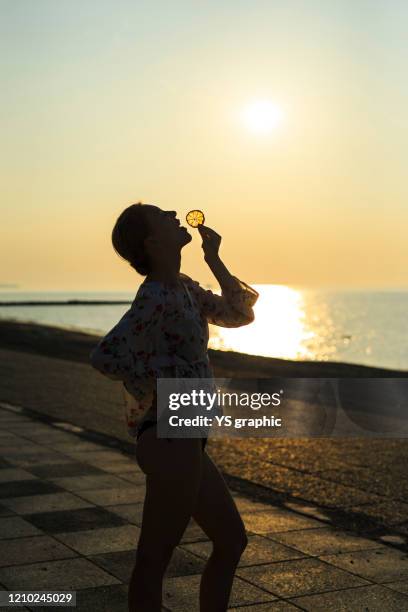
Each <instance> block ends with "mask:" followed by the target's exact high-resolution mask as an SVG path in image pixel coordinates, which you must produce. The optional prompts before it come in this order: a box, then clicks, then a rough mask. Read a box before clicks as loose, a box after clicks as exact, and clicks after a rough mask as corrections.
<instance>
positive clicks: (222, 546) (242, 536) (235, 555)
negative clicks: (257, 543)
mask: <svg viewBox="0 0 408 612" xmlns="http://www.w3.org/2000/svg"><path fill="white" fill-rule="evenodd" d="M247 546H248V536H247V534H246V532H245V528H242V529H238V530H236V531H234V532H231V533H229V534H226V533H224V534H223V536H222V537H220V538H215V539H214V540H213V549H214V552H216V553H217V554H219V555H220V556H223V557H228V558H230V559H231V560H234V561H236V560H239V559H240V558H241V556H242V554H243V552H244V551H245V549H246V547H247Z"/></svg>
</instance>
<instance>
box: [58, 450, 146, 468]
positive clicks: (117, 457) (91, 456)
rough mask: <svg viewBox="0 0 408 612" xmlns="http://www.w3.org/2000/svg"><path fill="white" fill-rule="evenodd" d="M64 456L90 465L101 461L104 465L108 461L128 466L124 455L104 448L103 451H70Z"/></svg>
mask: <svg viewBox="0 0 408 612" xmlns="http://www.w3.org/2000/svg"><path fill="white" fill-rule="evenodd" d="M66 454H69V455H71V456H72V457H75V458H76V459H77V460H78V461H84V462H86V463H89V464H90V465H96V464H98V463H100V462H101V461H102V462H103V463H106V462H108V461H111V462H117V461H119V462H122V463H126V464H128V463H129V464H130V461H129V460H128V459H127V457H125V455H123V453H121V452H119V451H113V450H106V448H105V447H103V450H98V451H72V452H71V451H70V452H69V453H66ZM134 464H135V462H133V465H134Z"/></svg>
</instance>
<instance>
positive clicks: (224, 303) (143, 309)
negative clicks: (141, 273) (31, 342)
mask: <svg viewBox="0 0 408 612" xmlns="http://www.w3.org/2000/svg"><path fill="white" fill-rule="evenodd" d="M180 281H181V284H180V286H177V287H171V286H169V285H167V284H165V283H162V282H159V281H147V280H145V281H144V282H143V283H142V284H141V285H140V287H139V290H138V292H137V294H136V297H135V299H134V301H133V303H132V305H131V307H130V309H129V310H128V311H127V312H126V313H125V314H124V316H123V317H122V318H121V319H120V321H119V322H118V323H117V324H116V325H115V327H114V328H113V329H112V330H111V331H110V332H108V333H107V335H106V336H105V337H104V338H102V339H101V340H100V342H99V343H98V345H97V346H96V347H95V349H94V350H93V351H92V352H91V355H90V359H91V364H92V366H93V367H94V368H96V369H97V370H99V371H100V372H101V373H102V374H104V375H105V376H108V377H109V378H112V379H114V380H121V381H122V382H123V385H124V389H125V396H126V420H127V426H128V432H129V434H130V435H131V436H132V437H135V436H136V435H137V432H138V429H139V427H140V425H141V424H142V422H143V421H144V420H145V419H147V418H152V419H153V420H155V418H156V417H155V393H156V379H157V378H161V377H166V378H171V377H176V376H177V377H180V378H212V377H213V372H212V369H211V366H210V362H209V359H208V353H207V344H208V337H209V330H208V323H212V324H213V325H220V326H221V327H240V326H241V325H247V324H248V323H251V322H252V321H253V319H254V314H253V310H252V307H253V305H254V304H255V302H256V300H257V299H258V295H259V294H258V292H257V291H255V289H253V288H252V287H250V286H249V285H247V284H246V283H244V282H243V281H241V280H239V279H238V278H236V277H232V280H231V282H230V283H229V284H228V287H227V288H225V287H224V288H223V290H222V294H221V295H217V294H214V293H213V292H212V291H210V290H205V289H203V288H202V287H201V286H200V285H199V283H198V282H196V281H194V280H192V279H191V278H190V277H189V276H186V275H185V274H182V273H180Z"/></svg>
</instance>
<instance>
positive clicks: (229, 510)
mask: <svg viewBox="0 0 408 612" xmlns="http://www.w3.org/2000/svg"><path fill="white" fill-rule="evenodd" d="M193 518H194V519H195V520H196V522H197V523H198V524H199V525H200V527H201V528H202V529H203V531H204V532H205V534H206V535H207V536H208V537H209V538H210V540H211V541H212V543H213V551H212V554H211V556H210V558H209V560H208V562H207V565H206V567H205V570H204V573H203V576H202V579H201V585H200V611H201V612H225V611H226V610H227V608H228V600H229V597H230V593H231V587H232V582H233V579H234V574H235V569H236V567H237V565H238V562H239V559H240V557H241V555H242V553H243V551H244V550H245V547H246V545H247V537H246V533H245V526H244V524H243V522H242V519H241V517H240V515H239V512H238V510H237V507H236V505H235V502H234V500H233V498H232V496H231V493H230V492H229V490H228V487H227V485H226V483H225V481H224V479H223V477H222V475H221V474H220V472H219V471H218V469H217V467H216V466H215V464H214V463H213V461H212V459H211V458H210V457H209V456H208V455H207V453H203V465H202V473H201V485H200V490H199V493H198V497H197V503H196V506H195V508H194V511H193Z"/></svg>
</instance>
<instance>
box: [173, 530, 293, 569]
mask: <svg viewBox="0 0 408 612" xmlns="http://www.w3.org/2000/svg"><path fill="white" fill-rule="evenodd" d="M183 548H184V549H186V550H189V551H191V552H193V553H195V554H196V555H198V556H200V557H202V558H203V559H208V557H209V556H210V554H211V551H212V543H211V542H208V541H207V542H195V543H193V544H183ZM304 556H305V555H304V554H303V553H302V552H300V551H299V550H294V549H293V548H288V547H287V546H283V545H282V544H279V543H278V542H273V541H272V540H269V539H267V538H263V537H261V536H249V537H248V546H247V547H246V549H245V551H244V554H243V555H242V557H241V560H240V562H239V567H246V566H248V565H257V564H260V563H273V562H275V561H285V560H286V559H299V558H302V557H304Z"/></svg>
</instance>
